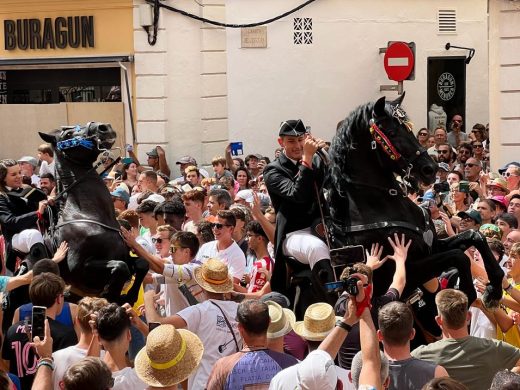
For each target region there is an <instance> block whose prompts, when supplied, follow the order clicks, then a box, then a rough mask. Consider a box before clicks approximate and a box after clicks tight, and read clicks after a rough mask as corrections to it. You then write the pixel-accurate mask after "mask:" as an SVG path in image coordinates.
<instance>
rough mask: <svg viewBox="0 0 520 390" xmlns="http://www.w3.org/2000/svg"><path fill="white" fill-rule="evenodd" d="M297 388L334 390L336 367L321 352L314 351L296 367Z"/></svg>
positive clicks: (330, 359) (336, 376)
mask: <svg viewBox="0 0 520 390" xmlns="http://www.w3.org/2000/svg"><path fill="white" fill-rule="evenodd" d="M297 367H298V372H297V376H296V377H297V381H298V383H297V386H298V388H300V389H320V390H329V389H330V390H335V389H336V388H337V385H338V373H337V371H336V365H335V364H334V360H332V358H331V357H330V355H329V354H328V353H327V352H325V351H323V350H320V349H318V350H315V351H312V352H311V353H309V354H308V355H307V357H306V358H305V359H303V361H302V362H300V363H299V364H298V365H297Z"/></svg>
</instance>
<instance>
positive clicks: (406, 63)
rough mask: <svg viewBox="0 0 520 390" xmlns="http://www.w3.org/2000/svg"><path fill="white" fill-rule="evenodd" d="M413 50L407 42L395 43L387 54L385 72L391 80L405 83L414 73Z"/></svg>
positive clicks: (389, 47) (388, 49) (387, 50)
mask: <svg viewBox="0 0 520 390" xmlns="http://www.w3.org/2000/svg"><path fill="white" fill-rule="evenodd" d="M414 62H415V61H414V58H413V52H412V49H410V47H409V46H408V44H406V43H405V42H394V43H392V44H391V45H390V46H388V48H387V49H386V52H385V71H386V74H387V75H388V78H389V79H390V80H394V81H403V80H406V78H407V77H408V76H410V73H412V70H413V65H414Z"/></svg>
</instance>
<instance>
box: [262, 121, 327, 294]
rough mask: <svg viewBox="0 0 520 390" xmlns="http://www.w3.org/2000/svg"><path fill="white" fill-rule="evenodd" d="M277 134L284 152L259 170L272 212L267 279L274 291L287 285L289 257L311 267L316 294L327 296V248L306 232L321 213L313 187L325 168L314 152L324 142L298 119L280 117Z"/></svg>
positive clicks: (316, 187) (309, 231)
mask: <svg viewBox="0 0 520 390" xmlns="http://www.w3.org/2000/svg"><path fill="white" fill-rule="evenodd" d="M278 135H279V137H278V143H279V144H280V146H281V147H282V148H283V152H282V153H281V154H280V157H279V158H278V159H276V160H275V161H273V162H272V163H270V164H269V165H267V166H266V167H265V169H264V181H265V184H266V186H267V190H268V192H269V195H270V196H271V201H272V203H273V206H274V208H275V210H276V212H277V216H276V238H275V258H276V265H275V267H274V270H273V276H272V279H271V284H272V287H273V290H275V291H280V292H284V291H285V290H286V289H287V286H286V280H287V278H286V273H287V271H286V266H285V263H286V258H287V257H292V258H294V259H296V260H297V261H298V262H300V263H302V264H308V265H309V266H310V268H311V270H312V278H313V280H314V281H315V282H314V283H313V286H316V288H317V291H315V294H316V295H317V298H319V300H322V301H323V300H328V296H327V293H326V291H325V289H324V284H325V283H327V282H331V281H334V274H333V270H332V266H331V262H330V253H329V248H328V246H327V244H326V243H325V242H324V241H323V240H321V239H320V238H318V237H317V236H315V235H314V234H313V232H312V231H311V226H312V224H313V222H315V221H317V220H319V218H320V209H319V203H318V199H317V192H318V191H317V190H316V189H318V188H320V187H321V184H322V182H323V178H324V173H325V172H324V167H323V165H322V164H321V160H320V159H319V158H318V156H317V155H316V154H317V152H318V151H319V150H320V149H321V148H323V147H325V145H326V144H325V141H323V140H322V139H319V138H314V137H313V136H312V135H310V134H309V133H307V130H306V128H305V125H304V124H303V122H302V121H301V120H288V121H285V122H283V123H282V124H281V125H280V129H279V133H278ZM320 196H321V195H320Z"/></svg>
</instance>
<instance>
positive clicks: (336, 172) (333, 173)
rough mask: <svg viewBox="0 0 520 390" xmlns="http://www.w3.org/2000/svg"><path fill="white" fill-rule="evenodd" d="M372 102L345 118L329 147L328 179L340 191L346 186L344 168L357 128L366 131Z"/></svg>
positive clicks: (352, 148) (354, 143) (354, 145)
mask: <svg viewBox="0 0 520 390" xmlns="http://www.w3.org/2000/svg"><path fill="white" fill-rule="evenodd" d="M373 108H374V103H372V102H369V103H366V104H364V105H361V106H359V107H357V108H356V109H355V110H354V111H352V112H351V113H350V114H349V116H347V117H346V118H345V120H344V121H343V123H342V125H341V127H340V128H339V129H338V131H337V132H336V135H335V137H334V138H333V140H332V144H331V147H330V160H331V168H330V172H329V175H330V181H331V183H332V184H333V186H334V187H335V188H337V189H338V191H339V192H340V193H341V189H343V188H346V186H347V181H346V178H345V168H346V167H347V163H348V160H349V155H350V152H351V151H352V150H354V149H356V139H357V138H356V137H359V136H358V135H357V132H358V131H359V130H365V131H367V132H368V128H369V126H370V123H369V122H370V119H371V118H372V110H373Z"/></svg>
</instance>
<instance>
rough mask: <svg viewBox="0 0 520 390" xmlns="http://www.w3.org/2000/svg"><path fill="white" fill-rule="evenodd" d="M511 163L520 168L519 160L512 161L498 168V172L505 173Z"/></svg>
mask: <svg viewBox="0 0 520 390" xmlns="http://www.w3.org/2000/svg"><path fill="white" fill-rule="evenodd" d="M510 165H514V166H515V167H518V168H520V163H519V162H517V161H511V162H510V163H507V164H505V165H504V166H503V167H502V168H500V169H499V170H498V173H500V174H503V173H504V172H505V171H506V170H507V167H508V166H510Z"/></svg>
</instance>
